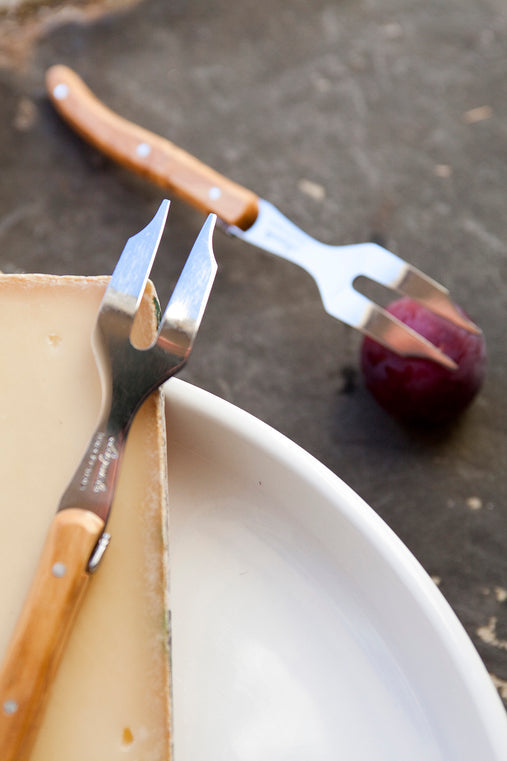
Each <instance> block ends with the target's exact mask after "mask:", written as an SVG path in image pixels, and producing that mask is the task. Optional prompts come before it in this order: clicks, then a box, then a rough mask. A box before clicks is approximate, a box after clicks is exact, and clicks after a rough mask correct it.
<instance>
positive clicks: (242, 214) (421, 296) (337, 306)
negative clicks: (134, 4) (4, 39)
mask: <svg viewBox="0 0 507 761" xmlns="http://www.w3.org/2000/svg"><path fill="white" fill-rule="evenodd" d="M46 80H47V87H48V92H49V95H50V97H51V99H52V101H53V103H54V104H55V107H56V109H57V110H58V112H59V113H60V114H61V115H62V116H63V118H64V119H66V120H67V121H68V122H69V124H70V125H71V126H72V127H73V128H74V129H75V130H76V131H77V132H78V133H79V134H80V135H81V136H82V137H84V138H86V139H87V140H88V141H89V142H90V143H92V144H93V145H95V146H96V147H97V148H99V149H100V150H102V151H104V153H106V154H107V155H109V156H111V157H112V158H114V159H115V160H117V161H119V162H120V163H121V164H123V165H125V166H127V167H128V168H129V169H132V170H134V171H136V172H138V173H139V174H141V175H143V176H145V177H147V178H149V179H150V180H152V181H154V182H156V183H157V184H158V185H160V186H161V187H162V188H164V189H165V190H166V191H168V192H170V193H174V194H176V195H178V196H180V197H181V198H183V200H185V201H188V202H189V203H191V204H192V205H193V206H195V207H196V208H198V209H200V210H201V211H205V212H214V213H216V214H217V215H218V217H219V218H220V220H221V222H222V227H223V228H224V229H225V230H226V232H228V233H230V234H231V235H235V236H237V237H238V238H241V239H242V240H244V241H246V242H247V243H251V244H252V245H254V246H257V247H259V248H263V249H265V250H266V251H269V252H270V253H272V254H276V255H277V256H280V257H283V258H284V259H288V260H289V261H291V262H294V263H295V264H298V265H299V266H300V267H303V268H304V269H306V270H307V271H308V272H309V273H310V275H312V276H313V278H314V279H315V281H316V283H317V285H318V288H319V291H320V295H321V298H322V302H323V304H324V308H325V309H326V311H327V312H328V313H329V314H330V315H332V316H333V317H336V318H337V319H339V320H341V321H342V322H345V323H346V324H348V325H351V326H352V327H354V328H357V329H358V330H360V331H362V332H363V333H365V334H367V335H369V336H371V337H372V338H374V339H375V340H377V341H378V342H380V343H382V344H384V345H385V346H387V347H388V348H390V349H392V350H393V351H395V352H397V353H398V354H401V355H406V356H420V357H426V358H429V359H432V360H434V361H436V362H439V363H440V364H442V365H444V366H446V367H449V368H452V369H455V368H456V364H455V362H454V361H453V360H452V359H451V358H450V357H448V356H447V355H446V354H444V353H443V352H442V351H440V350H439V349H438V348H437V347H435V346H434V345H433V344H432V343H430V342H429V341H427V340H426V339H425V338H423V337H422V336H421V335H420V334H419V333H417V332H416V331H414V330H412V329H410V328H408V327H407V326H406V325H403V323H401V322H400V321H399V320H397V319H396V318H395V317H393V316H392V315H390V314H389V313H388V312H386V311H385V310H384V309H382V308H381V307H379V306H378V305H377V304H375V303H374V302H372V301H371V300H370V299H368V298H366V297H365V296H364V295H362V294H361V293H359V292H358V291H357V290H356V288H355V287H354V285H355V281H356V280H357V278H359V277H360V276H365V277H367V278H370V279H371V280H374V281H377V282H379V283H380V284H382V285H383V286H386V287H388V288H391V289H394V290H395V291H398V292H400V293H402V294H404V295H406V296H410V297H412V298H414V299H416V300H418V301H420V302H421V303H423V304H424V305H425V306H426V307H428V308H429V309H430V310H432V311H433V312H436V313H437V314H440V315H442V316H443V317H445V318H446V319H447V320H450V321H451V322H453V323H455V324H456V325H459V326H460V327H462V328H465V329H466V330H468V331H470V332H472V333H480V330H479V329H478V328H477V326H476V325H474V324H473V323H472V322H470V321H469V320H467V319H466V318H465V317H464V316H463V314H462V313H461V312H460V311H459V310H458V309H456V307H455V305H454V304H453V303H452V301H451V299H450V298H449V292H448V291H447V289H446V288H444V287H443V286H442V285H440V284H439V283H437V282H435V281H434V280H432V279H431V278H429V277H427V276H426V275H424V274H423V273H422V272H420V271H419V270H417V269H416V268H415V267H412V266H411V265H409V264H407V262H405V261H404V260H403V259H400V257H399V256H396V255H395V254H393V253H391V252H390V251H388V250H387V249H385V248H382V247H381V246H378V245H376V244H374V243H361V244H357V245H350V246H328V245H324V244H323V243H319V242H318V241H316V240H315V239H314V238H311V237H310V236H309V235H306V234H305V233H304V232H302V231H301V230H300V229H299V228H298V227H296V225H294V224H293V223H292V222H290V221H289V220H288V219H287V218H286V217H284V216H283V214H281V213H280V212H279V211H278V210H277V209H276V208H275V207H274V206H272V205H271V204H270V203H268V202H267V201H263V200H262V199H260V198H258V197H257V196H256V195H255V193H252V192H251V191H250V190H247V189H246V188H243V187H241V186H240V185H237V184H236V183H234V182H232V181H231V180H229V179H227V178H226V177H223V176H222V175H220V174H219V173H218V172H215V171H214V170H213V169H210V168H209V167H207V166H206V165H205V164H203V163H202V162H200V161H199V160H198V159H196V158H194V157H193V156H191V155H190V154H188V153H186V152H185V151H183V150H181V149H180V148H178V147H177V146H175V145H174V144H173V143H171V142H169V141H168V140H166V139H164V138H162V137H159V136H158V135H154V134H153V133H151V132H149V131H148V130H146V129H143V128H142V127H139V126H137V125H135V124H132V123H131V122H129V121H127V120H126V119H124V118H122V117H120V116H118V115H117V114H115V113H114V112H113V111H111V110H110V109H109V108H107V107H106V106H104V105H103V104H102V103H101V102H100V101H99V100H97V98H96V97H95V96H94V95H93V93H92V92H91V91H90V90H89V89H88V88H87V87H86V85H85V84H84V83H83V81H82V80H81V79H80V78H79V77H78V76H77V74H75V72H73V71H72V70H71V69H69V68H67V67H66V66H53V67H52V68H50V69H49V70H48V73H47V77H46Z"/></svg>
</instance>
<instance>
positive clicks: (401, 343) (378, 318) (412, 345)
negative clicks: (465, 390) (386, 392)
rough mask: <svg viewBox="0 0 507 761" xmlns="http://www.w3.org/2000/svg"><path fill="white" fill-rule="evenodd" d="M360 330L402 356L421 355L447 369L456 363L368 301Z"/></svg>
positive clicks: (452, 367)
mask: <svg viewBox="0 0 507 761" xmlns="http://www.w3.org/2000/svg"><path fill="white" fill-rule="evenodd" d="M360 330H361V331H362V332H363V333H365V334H366V335H368V336H370V337H371V338H374V339H375V341H377V342H378V343H381V344H383V345H384V346H385V347H386V348H387V349H390V350H391V351H395V352H396V353H397V354H400V355H401V356H404V357H422V358H424V359H432V360H434V361H435V362H438V363H439V364H441V365H444V366H445V367H447V368H448V369H449V370H456V369H457V367H458V366H457V364H456V363H455V362H454V360H452V359H451V358H450V357H448V356H447V354H444V353H443V352H442V351H440V349H438V348H437V347H436V346H435V345H434V344H432V343H431V341H428V340H427V339H426V338H423V336H421V335H420V333H417V331H415V330H412V328H409V327H408V326H407V325H405V324H404V323H403V322H401V321H400V320H398V319H397V318H396V317H394V316H393V315H392V314H390V313H389V312H387V311H386V310H385V309H382V307H379V306H378V305H377V304H374V303H373V302H370V307H369V310H368V313H367V315H366V318H365V320H364V322H363V324H362V325H361V326H360Z"/></svg>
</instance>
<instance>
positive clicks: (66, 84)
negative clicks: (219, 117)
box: [46, 65, 259, 230]
mask: <svg viewBox="0 0 507 761" xmlns="http://www.w3.org/2000/svg"><path fill="white" fill-rule="evenodd" d="M46 86H47V90H48V93H49V96H50V98H51V100H52V102H53V104H54V106H55V108H56V110H57V111H58V112H59V114H60V115H61V116H62V117H63V118H64V119H65V120H66V121H67V122H68V123H69V124H70V126H71V127H72V128H73V129H74V130H75V131H76V132H77V133H78V134H79V135H80V136H81V137H83V138H84V139H86V140H87V141H88V142H89V143H91V144H92V145H93V146H95V147H96V148H98V149H99V150H101V151H102V152H103V153H105V154H106V155H108V156H110V157H111V158H113V159H114V160H115V161H117V162H119V163H120V164H122V165H123V166H125V167H127V168H128V169H130V170H132V171H134V172H136V173H137V174H140V175H142V176H144V177H146V178H147V179H149V180H151V181H152V182H155V183H156V184H157V185H159V186H160V187H162V188H163V189H164V190H165V191H168V192H169V193H175V194H176V195H177V196H179V197H180V198H182V199H183V200H184V201H186V202H188V203H190V204H191V205H192V206H194V207H195V208H197V209H199V211H202V212H204V213H206V214H208V213H210V212H212V213H214V214H217V215H218V216H219V217H220V218H221V219H223V220H224V221H225V222H227V224H229V225H235V226H236V227H239V228H241V229H242V230H246V229H248V228H249V227H251V225H252V224H253V223H254V222H255V219H256V218H257V214H258V200H259V199H258V197H257V195H256V194H255V193H253V192H252V191H250V190H247V189H246V188H243V187H242V186H241V185H238V184H237V183H235V182H232V180H229V179H228V178H227V177H224V176H223V175H221V174H219V173H218V172H216V171H215V170H214V169H211V168H210V167H208V166H206V165H205V164H203V163H202V162H201V161H199V160H198V159H196V158H195V157H194V156H192V155H190V154H189V153H187V152H186V151H184V150H182V149H181V148H178V147H177V146H176V145H174V144H173V143H171V142H170V141H169V140H166V139H165V138H162V137H160V136H158V135H155V134H154V133H152V132H150V131H149V130H147V129H144V128H143V127H139V126H137V125H136V124H133V123H132V122H130V121H128V120H127V119H124V118H123V117H122V116H119V115H118V114H116V113H114V112H113V111H112V110H110V109H109V108H107V106H105V105H104V104H103V103H102V102H101V101H100V100H98V99H97V98H96V96H95V95H94V94H93V93H92V92H91V90H90V89H89V88H88V87H87V86H86V85H85V83H84V82H83V81H82V79H81V78H80V77H79V76H78V75H77V74H76V73H75V72H74V71H73V70H72V69H70V68H68V67H67V66H62V65H56V66H52V67H51V68H50V69H48V71H47V73H46Z"/></svg>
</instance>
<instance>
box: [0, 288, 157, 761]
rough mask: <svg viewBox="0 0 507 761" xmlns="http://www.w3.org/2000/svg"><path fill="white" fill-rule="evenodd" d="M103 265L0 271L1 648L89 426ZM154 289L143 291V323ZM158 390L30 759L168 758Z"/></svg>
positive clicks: (96, 397)
mask: <svg viewBox="0 0 507 761" xmlns="http://www.w3.org/2000/svg"><path fill="white" fill-rule="evenodd" d="M105 285H106V279H105V278H77V277H55V276H49V275H0V357H1V367H0V451H1V456H0V483H1V484H2V489H1V490H0V543H1V544H0V573H1V574H2V578H3V579H4V580H8V583H3V584H2V585H1V587H0V605H1V611H2V616H0V654H3V653H4V652H5V649H6V647H7V643H8V640H9V637H10V635H11V633H12V631H13V629H14V626H15V622H16V619H17V616H18V614H19V612H20V609H21V605H22V603H23V600H24V596H25V593H26V590H27V589H28V586H29V584H30V581H31V578H32V574H33V572H34V569H35V566H36V563H37V560H38V556H39V553H40V549H41V547H42V545H43V542H44V539H45V536H46V532H47V530H48V527H49V524H50V523H51V520H52V518H53V516H54V513H55V511H56V508H57V506H58V502H59V499H60V497H61V495H62V493H63V491H64V490H65V488H66V486H67V484H68V482H69V480H70V478H71V476H72V475H73V472H74V470H75V468H76V467H77V465H78V463H79V461H80V458H81V455H82V454H83V451H84V449H85V447H86V444H87V443H88V440H89V438H90V436H91V434H92V432H93V430H94V427H95V423H96V419H97V416H98V412H99V408H100V396H101V394H100V382H99V376H98V372H97V368H96V365H95V360H94V357H93V354H92V350H91V342H90V336H91V333H92V330H93V326H94V323H95V320H96V316H97V311H98V308H99V304H100V300H101V298H102V294H103V292H104V288H105ZM153 299H154V291H153V289H152V288H151V286H150V287H149V288H148V289H147V292H146V294H145V297H144V299H143V305H142V309H143V312H144V316H143V318H142V320H143V325H144V327H145V329H146V326H147V325H148V326H150V329H151V330H152V329H153V323H154V321H155V315H154V308H153ZM166 519H167V483H166V453H165V429H164V415H163V402H162V396H161V394H160V393H159V392H156V393H155V394H153V395H152V396H151V397H150V398H149V399H147V400H146V402H145V403H144V404H143V406H142V407H141V409H140V410H139V412H138V414H137V416H136V418H135V420H134V423H133V426H132V429H131V432H130V434H129V438H128V441H127V447H126V451H125V455H124V460H123V462H122V466H121V471H120V477H119V481H118V486H117V490H116V495H115V500H114V504H113V508H112V512H111V518H110V521H109V524H108V531H109V532H110V533H111V535H112V540H111V544H110V547H109V548H108V550H107V552H106V554H105V557H104V560H103V562H102V564H101V566H100V567H99V570H98V571H97V574H96V576H95V577H93V578H92V581H91V584H90V585H89V590H88V592H87V595H86V598H85V600H84V603H83V606H82V608H81V611H80V613H79V615H78V619H77V622H76V624H75V627H74V629H73V632H72V635H71V638H70V642H69V644H68V646H67V649H66V651H65V654H64V657H63V661H62V664H61V666H60V669H59V672H58V674H57V677H56V681H55V683H54V686H53V690H52V693H51V697H50V701H49V706H48V709H47V712H46V714H45V717H44V722H43V726H42V729H41V731H40V734H39V737H38V739H37V742H36V745H35V748H34V751H33V754H32V758H31V761H69V760H70V759H71V760H72V761H90V760H91V759H93V761H116V759H118V761H119V760H120V759H121V760H122V761H125V759H129V758H131V759H136V761H137V760H138V759H142V760H143V761H169V759H170V746H171V732H170V725H171V716H170V668H169V655H168V630H167V621H168V616H167V610H168V605H167V564H166V556H167V530H166ZM0 657H1V655H0Z"/></svg>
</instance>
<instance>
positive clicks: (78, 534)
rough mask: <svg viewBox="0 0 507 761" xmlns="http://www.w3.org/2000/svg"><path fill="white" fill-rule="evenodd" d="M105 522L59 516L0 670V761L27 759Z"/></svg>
mask: <svg viewBox="0 0 507 761" xmlns="http://www.w3.org/2000/svg"><path fill="white" fill-rule="evenodd" d="M103 528H104V522H103V521H102V519H101V518H99V517H98V516H97V515H95V514H94V513H91V512H89V511H88V510H81V509H79V508H69V509H67V510H62V511H61V512H58V513H57V514H56V516H55V518H54V519H53V521H52V524H51V527H50V530H49V533H48V536H47V538H46V542H45V545H44V548H43V551H42V555H41V558H40V560H39V565H38V567H37V571H36V573H35V576H34V579H33V582H32V585H31V588H30V590H29V592H28V595H27V597H26V600H25V603H24V606H23V609H22V611H21V615H20V617H19V619H18V622H17V624H16V628H15V630H14V634H13V636H12V639H11V641H10V643H9V646H8V648H7V652H6V655H5V657H4V661H3V664H2V666H1V668H0V759H2V761H25V759H28V758H29V754H30V752H31V749H32V746H33V743H34V742H35V739H36V736H37V731H38V729H39V726H40V724H41V721H42V716H43V711H44V708H45V706H46V702H47V698H48V695H49V691H50V688H51V685H52V682H53V679H54V676H55V674H56V670H57V668H58V665H59V663H60V660H61V656H62V654H63V650H64V647H65V644H66V642H67V639H68V636H69V634H70V631H71V628H72V624H73V622H74V619H75V617H76V614H77V612H78V610H79V607H80V604H81V601H82V599H83V594H84V592H85V590H86V587H87V585H88V582H89V579H90V574H89V573H88V572H87V570H86V568H87V565H88V560H89V558H90V555H91V554H92V551H93V549H94V547H95V545H96V543H97V540H98V539H99V537H100V536H101V534H102V532H103Z"/></svg>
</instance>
